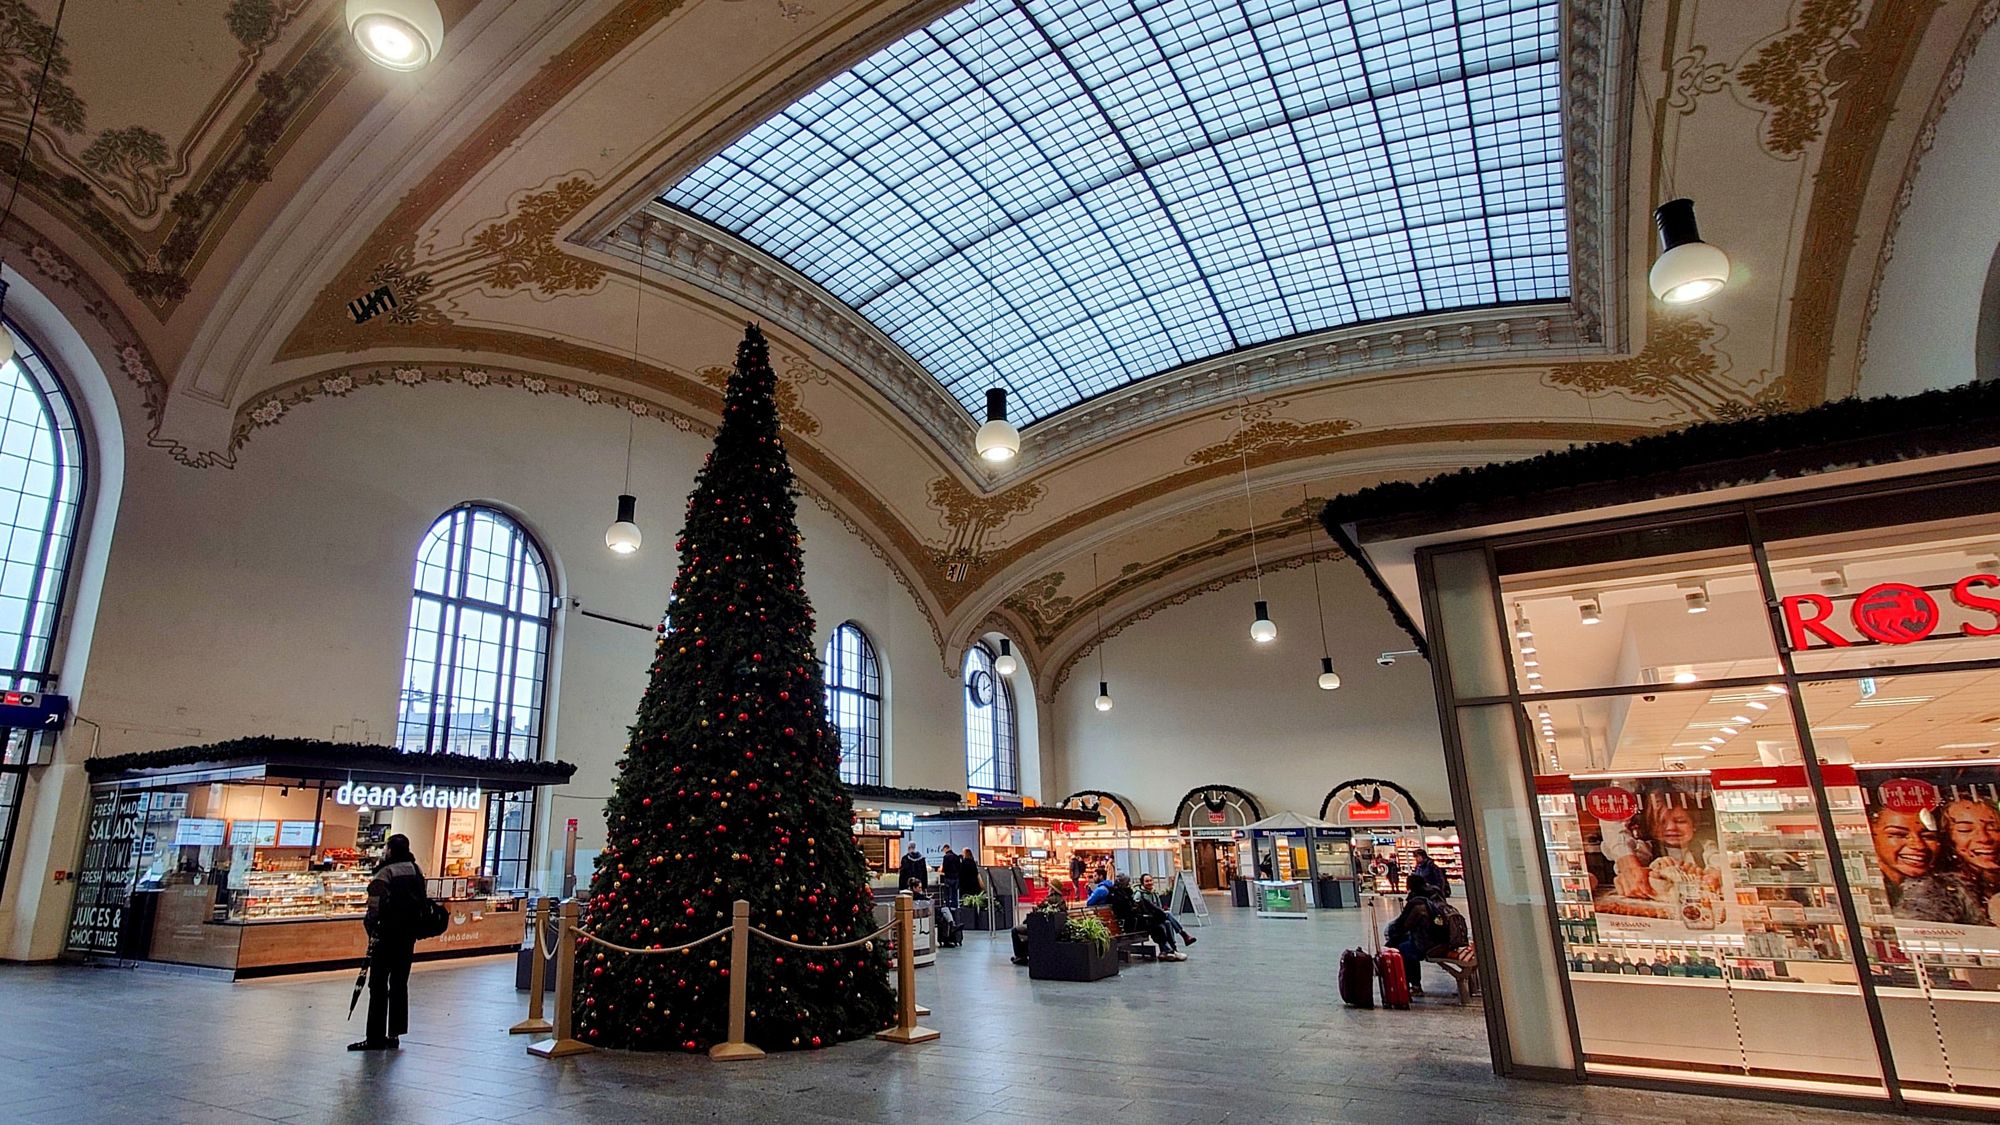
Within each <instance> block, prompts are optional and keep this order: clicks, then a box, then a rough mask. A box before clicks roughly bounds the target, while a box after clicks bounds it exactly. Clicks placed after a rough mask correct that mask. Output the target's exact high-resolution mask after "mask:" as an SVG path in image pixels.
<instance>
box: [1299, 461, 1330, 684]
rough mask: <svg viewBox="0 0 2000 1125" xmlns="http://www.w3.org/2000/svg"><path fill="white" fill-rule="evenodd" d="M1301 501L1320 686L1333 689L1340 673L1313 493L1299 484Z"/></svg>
mask: <svg viewBox="0 0 2000 1125" xmlns="http://www.w3.org/2000/svg"><path fill="white" fill-rule="evenodd" d="M1299 501H1300V503H1301V504H1303V505H1304V506H1305V512H1306V559H1307V561H1308V562H1309V563H1310V564H1311V566H1312V576H1313V608H1314V609H1315V610H1317V611H1318V612H1319V653H1320V656H1319V686H1320V688H1321V689H1322V690H1325V691H1332V690H1333V689H1335V688H1337V687H1339V686H1340V673H1338V672H1335V671H1334V670H1333V646H1332V645H1330V644H1328V643H1327V640H1326V602H1325V601H1324V600H1323V599H1322V598H1321V597H1320V592H1319V550H1318V545H1317V544H1316V543H1315V542H1314V540H1313V523H1314V520H1313V512H1312V493H1311V492H1310V491H1309V490H1308V489H1307V488H1306V486H1305V485H1303V484H1301V485H1299Z"/></svg>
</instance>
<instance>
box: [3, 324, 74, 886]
mask: <svg viewBox="0 0 2000 1125" xmlns="http://www.w3.org/2000/svg"><path fill="white" fill-rule="evenodd" d="M7 327H8V329H9V330H10V331H12V332H13V333H14V336H15V340H16V341H17V342H18V349H17V351H16V352H15V355H14V358H13V359H11V360H9V361H7V362H6V363H4V364H0V535H4V537H5V538H4V540H0V542H4V544H5V553H4V555H0V687H4V688H5V689H6V690H9V691H32V692H41V691H50V690H53V689H54V688H55V687H56V683H55V677H54V675H53V674H52V673H51V671H50V667H51V663H52V659H53V652H54V647H55V636H56V626H57V623H58V621H59V620H60V619H61V615H62V605H63V595H64V593H65V590H66V588H67V585H68V581H69V564H70V557H71V554H72V551H73V547H74V544H75V541H76V533H77V520H78V517H79V514H80V513H81V512H82V510H83V489H84V475H85V473H84V451H83V440H82V437H81V436H80V434H79V432H78V429H77V422H76V412H75V411H74V410H73V409H72V408H71V406H70V401H69V395H68V394H67V393H66V392H65V391H64V390H63V387H62V383H61V381H60V380H58V379H57V377H56V374H55V372H54V371H53V370H51V369H50V368H49V365H48V363H47V361H46V360H45V359H44V358H43V357H42V354H41V352H40V351H38V350H36V348H35V346H34V344H33V342H32V341H31V340H30V339H29V338H28V337H27V336H26V335H24V334H23V333H22V332H21V330H20V328H18V327H17V326H15V325H14V324H13V323H11V322H9V323H8V325H7ZM35 737H36V732H33V731H15V730H0V894H4V893H5V891H6V885H5V878H6V871H7V866H8V862H9V859H10V853H11V852H12V849H13V841H14V826H15V824H16V822H17V821H18V819H19V816H20V807H21V796H22V792H23V789H24V788H25V771H26V769H27V761H28V757H29V750H30V749H31V746H30V743H31V741H32V739H34V738H35Z"/></svg>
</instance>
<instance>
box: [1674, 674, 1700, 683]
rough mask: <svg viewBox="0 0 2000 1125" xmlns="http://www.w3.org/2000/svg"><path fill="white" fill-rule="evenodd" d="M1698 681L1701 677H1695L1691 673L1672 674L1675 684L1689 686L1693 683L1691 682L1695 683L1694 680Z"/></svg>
mask: <svg viewBox="0 0 2000 1125" xmlns="http://www.w3.org/2000/svg"><path fill="white" fill-rule="evenodd" d="M1699 679H1701V677H1700V676H1697V675H1695V674H1694V673H1693V672H1675V673H1674V682H1675V683H1677V684H1691V683H1693V682H1695V681H1696V680H1699Z"/></svg>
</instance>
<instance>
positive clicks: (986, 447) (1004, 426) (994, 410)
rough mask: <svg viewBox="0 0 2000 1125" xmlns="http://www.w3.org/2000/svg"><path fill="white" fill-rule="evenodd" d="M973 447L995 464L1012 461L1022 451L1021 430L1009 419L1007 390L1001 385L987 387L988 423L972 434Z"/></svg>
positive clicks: (982, 456)
mask: <svg viewBox="0 0 2000 1125" xmlns="http://www.w3.org/2000/svg"><path fill="white" fill-rule="evenodd" d="M972 448H973V450H974V451H975V452H977V453H978V454H979V456H980V457H981V458H982V459H984V460H987V461H991V462H993V463H994V464H996V465H997V464H999V463H1001V462H1003V461H1012V460H1013V459H1014V455H1015V454H1017V453H1019V452H1021V431H1019V430H1017V429H1015V428H1014V423H1012V422H1009V421H1008V420H1007V392H1006V390H1005V389H1004V388H1001V387H988V388H987V389H986V424H985V425H983V426H981V427H979V432H978V433H976V434H974V435H973V436H972Z"/></svg>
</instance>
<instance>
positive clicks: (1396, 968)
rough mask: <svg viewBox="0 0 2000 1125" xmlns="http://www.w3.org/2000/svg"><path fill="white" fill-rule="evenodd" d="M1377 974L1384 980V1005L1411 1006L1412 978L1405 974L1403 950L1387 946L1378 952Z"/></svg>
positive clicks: (1385, 1006) (1388, 1006) (1404, 1007)
mask: <svg viewBox="0 0 2000 1125" xmlns="http://www.w3.org/2000/svg"><path fill="white" fill-rule="evenodd" d="M1375 974H1376V976H1378V977H1380V978H1381V980H1382V1006H1383V1007H1384V1008H1402V1009H1405V1010H1407V1009H1408V1008H1409V1006H1410V979H1409V978H1408V977H1407V976H1405V975H1403V952H1402V950H1400V949H1387V948H1385V949H1383V950H1382V952H1380V953H1378V954H1376V955H1375Z"/></svg>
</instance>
